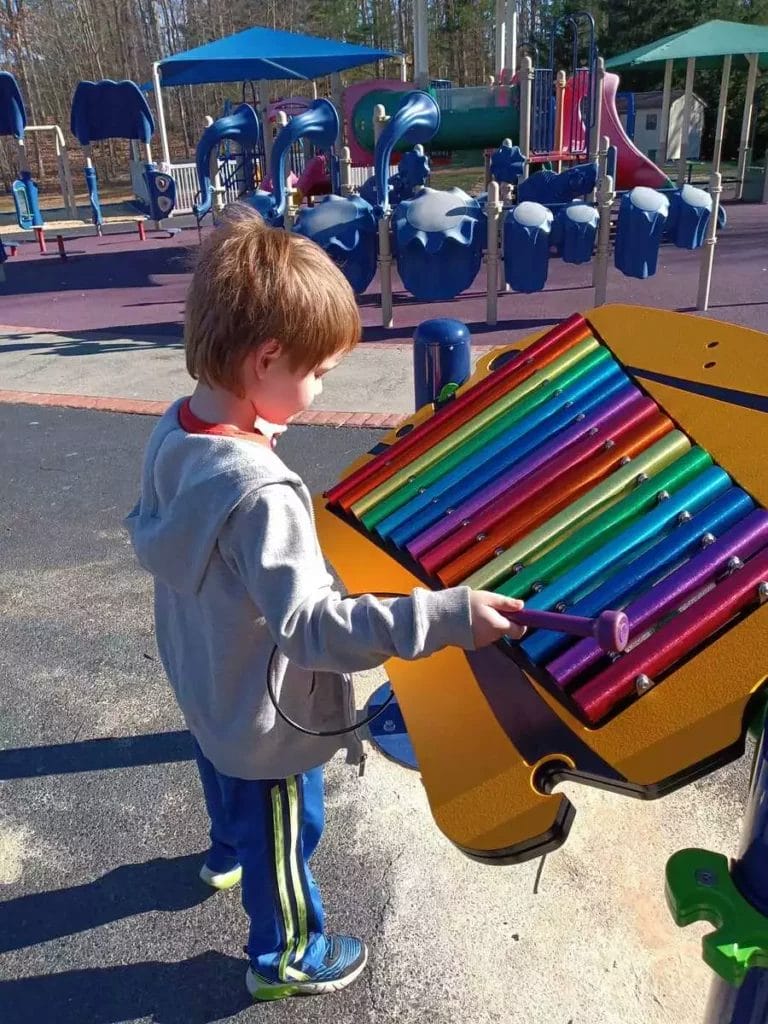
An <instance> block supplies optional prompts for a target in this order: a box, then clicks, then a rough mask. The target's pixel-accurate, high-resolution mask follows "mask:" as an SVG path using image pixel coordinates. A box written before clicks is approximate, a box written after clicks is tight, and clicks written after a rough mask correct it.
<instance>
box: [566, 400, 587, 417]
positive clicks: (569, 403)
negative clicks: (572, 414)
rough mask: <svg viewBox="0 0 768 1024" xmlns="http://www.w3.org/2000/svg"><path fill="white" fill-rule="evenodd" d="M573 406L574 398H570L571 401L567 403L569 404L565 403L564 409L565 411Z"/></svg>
mask: <svg viewBox="0 0 768 1024" xmlns="http://www.w3.org/2000/svg"><path fill="white" fill-rule="evenodd" d="M572 405H573V399H572V398H569V399H568V401H567V402H566V403H565V405H564V406H563V408H564V409H570V408H571V406H572ZM582 415H583V414H582Z"/></svg>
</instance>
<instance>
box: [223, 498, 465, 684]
mask: <svg viewBox="0 0 768 1024" xmlns="http://www.w3.org/2000/svg"><path fill="white" fill-rule="evenodd" d="M220 548H221V551H222V554H223V556H224V557H225V558H226V559H227V560H228V561H230V563H231V564H234V566H235V567H236V569H237V571H238V573H239V574H240V576H241V577H242V579H243V581H244V583H245V585H246V587H247V589H248V592H249V594H250V595H251V598H252V599H253V601H254V603H255V604H256V606H257V607H258V608H259V610H260V611H261V612H262V614H263V615H264V618H265V620H266V622H267V625H268V626H269V629H270V632H271V633H272V636H273V637H274V638H275V643H276V644H277V645H278V647H279V648H280V650H281V651H282V652H283V653H284V654H285V655H286V657H288V658H289V659H290V660H291V661H293V662H295V663H296V664H297V665H302V666H304V667H306V668H314V669H327V670H330V671H336V672H357V671H360V670H362V669H366V668H372V667H374V666H375V665H380V664H381V663H382V662H383V661H385V660H386V659H387V658H389V657H392V656H397V657H400V658H406V659H413V658H421V657H425V656H426V655H428V654H432V653H433V652H434V651H437V650H440V649H441V648H443V647H446V646H449V645H453V646H457V647H464V648H466V649H468V650H471V649H472V648H473V646H474V642H473V637H472V626H471V619H470V603H469V593H470V592H469V589H468V588H467V587H454V588H452V589H450V590H443V591H438V592H432V591H428V590H422V589H417V590H414V591H413V593H412V594H411V595H410V596H409V597H402V598H392V599H387V600H382V601H380V600H377V599H376V598H374V597H371V596H370V595H369V596H366V597H362V598H356V599H352V598H342V597H341V596H340V595H339V593H338V592H337V591H336V590H334V589H333V580H332V578H331V576H330V575H329V574H328V572H327V570H326V568H325V563H324V561H323V558H322V555H321V553H320V550H319V547H318V543H317V537H316V534H315V530H314V525H313V523H312V521H311V519H310V516H309V513H308V511H307V508H306V506H305V505H304V503H303V501H302V500H301V497H300V496H299V494H298V493H297V491H296V490H295V489H294V488H293V487H292V486H291V485H289V484H282V483H281V484H270V485H268V486H266V487H262V488H261V489H260V490H259V491H257V492H254V493H253V494H252V495H249V496H248V497H247V498H246V499H245V501H244V502H243V503H241V505H240V506H239V507H238V508H237V509H236V510H235V511H234V512H233V513H232V515H231V516H230V519H229V520H228V522H227V524H226V526H225V528H224V530H223V531H222V534H221V537H220Z"/></svg>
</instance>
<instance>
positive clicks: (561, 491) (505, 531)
mask: <svg viewBox="0 0 768 1024" xmlns="http://www.w3.org/2000/svg"><path fill="white" fill-rule="evenodd" d="M672 429H673V423H672V421H671V420H670V419H669V417H667V416H663V415H662V414H661V413H659V412H655V413H654V414H652V415H650V416H649V417H648V418H647V419H645V420H643V421H641V422H640V423H639V424H638V425H633V426H632V428H631V429H630V430H628V431H626V432H625V433H623V434H621V435H618V434H617V435H616V443H615V444H614V446H613V447H612V448H608V449H605V448H602V449H601V450H600V451H599V452H598V453H597V454H596V455H595V456H594V457H593V458H591V459H588V460H587V461H585V462H584V463H582V464H578V465H576V466H574V467H573V468H571V469H568V470H567V471H566V472H565V473H562V474H561V475H560V476H559V477H557V478H555V479H553V478H552V477H551V476H550V477H549V478H548V479H547V480H542V484H543V486H542V488H541V489H539V492H538V493H537V494H536V496H535V497H534V498H533V500H532V501H530V502H529V503H526V505H525V507H524V508H521V509H517V510H515V511H514V512H510V497H509V495H507V496H502V497H501V498H500V499H498V501H497V502H494V507H493V508H492V509H489V510H486V511H489V512H490V520H489V522H488V525H486V520H485V518H484V515H480V516H478V519H477V522H476V523H473V524H470V525H469V526H468V527H466V528H463V529H462V530H459V531H457V532H456V534H451V535H450V536H449V537H447V538H446V540H445V541H443V542H442V543H441V544H439V545H436V546H435V547H434V548H432V550H431V551H428V552H426V553H425V554H424V555H423V556H422V557H421V559H420V561H421V564H422V565H423V566H424V568H425V569H426V570H427V572H429V573H433V574H435V575H437V577H438V578H439V579H440V580H441V581H442V582H443V583H444V584H445V585H446V586H454V585H455V584H456V583H459V582H460V581H461V580H465V579H466V578H467V577H468V576H469V575H471V573H473V572H474V571H475V570H476V569H478V568H480V566H481V565H484V564H485V563H486V562H487V561H488V560H489V559H490V558H493V557H494V556H495V555H496V554H498V553H499V550H500V549H504V548H506V547H508V546H509V545H510V544H512V543H514V541H516V540H518V539H519V538H520V537H523V536H524V535H525V534H526V533H528V532H529V531H530V530H533V529H534V528H535V527H537V526H539V525H540V524H541V523H543V522H545V521H546V520H547V519H549V518H550V516H553V515H554V514H555V513H556V512H559V511H560V510H561V509H564V508H565V507H566V506H568V505H570V504H571V503H572V502H573V501H575V500H576V499H577V498H580V497H581V496H582V495H583V494H585V493H586V492H587V491H588V490H590V489H591V488H592V487H594V486H595V485H596V484H598V483H599V482H600V481H601V480H604V479H605V478H606V477H607V476H609V475H610V474H611V473H613V472H615V471H616V470H617V469H619V468H620V467H621V465H622V463H623V461H624V460H625V459H628V458H629V459H632V458H634V456H635V455H638V454H639V453H640V452H642V451H645V449H646V448H650V447H651V445H652V444H654V443H655V442H656V441H658V440H659V439H660V438H662V437H663V436H664V435H665V434H668V433H669V432H670V431H671V430H672ZM516 498H517V492H516V495H515V499H516ZM436 570H439V571H437V572H436Z"/></svg>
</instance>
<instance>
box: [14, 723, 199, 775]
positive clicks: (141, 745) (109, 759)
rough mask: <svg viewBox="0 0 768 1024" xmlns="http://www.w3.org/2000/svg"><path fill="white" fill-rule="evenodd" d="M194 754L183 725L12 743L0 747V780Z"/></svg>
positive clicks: (133, 765)
mask: <svg viewBox="0 0 768 1024" xmlns="http://www.w3.org/2000/svg"><path fill="white" fill-rule="evenodd" d="M194 756H195V755H194V752H193V750H192V740H191V738H190V735H189V733H188V732H187V731H186V729H179V730H177V731H175V732H156V733H147V734H145V735H141V736H110V737H108V738H106V739H98V740H81V741H80V742H79V743H54V744H51V745H50V746H46V747H15V748H14V749H12V750H0V780H1V779H30V778H36V777H38V776H40V775H70V774H72V773H73V772H98V771H104V770H106V769H108V768H138V767H141V766H143V765H149V764H171V763H173V762H175V761H191V760H192V758H193V757H194Z"/></svg>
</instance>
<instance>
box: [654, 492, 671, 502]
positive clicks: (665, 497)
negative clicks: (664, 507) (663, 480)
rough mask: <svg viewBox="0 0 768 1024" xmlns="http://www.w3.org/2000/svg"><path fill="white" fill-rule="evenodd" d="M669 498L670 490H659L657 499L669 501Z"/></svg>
mask: <svg viewBox="0 0 768 1024" xmlns="http://www.w3.org/2000/svg"><path fill="white" fill-rule="evenodd" d="M668 499H669V491H659V493H658V494H657V495H656V501H667V500H668Z"/></svg>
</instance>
